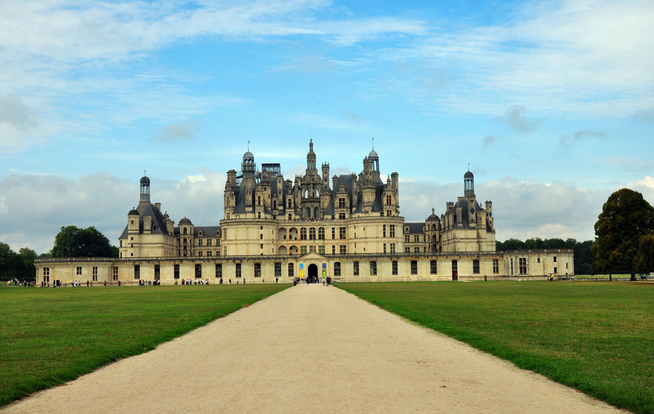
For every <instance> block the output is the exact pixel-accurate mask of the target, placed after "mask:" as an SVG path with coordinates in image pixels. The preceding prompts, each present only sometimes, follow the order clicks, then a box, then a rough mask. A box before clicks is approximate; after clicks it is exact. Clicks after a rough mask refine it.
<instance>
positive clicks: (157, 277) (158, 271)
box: [154, 265, 161, 280]
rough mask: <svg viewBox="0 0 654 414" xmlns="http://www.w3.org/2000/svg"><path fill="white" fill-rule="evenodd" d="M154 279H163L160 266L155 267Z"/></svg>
mask: <svg viewBox="0 0 654 414" xmlns="http://www.w3.org/2000/svg"><path fill="white" fill-rule="evenodd" d="M154 278H155V280H159V279H160V278H161V267H160V266H159V265H154Z"/></svg>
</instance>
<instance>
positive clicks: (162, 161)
mask: <svg viewBox="0 0 654 414" xmlns="http://www.w3.org/2000/svg"><path fill="white" fill-rule="evenodd" d="M652 21H654V2H652V1H651V0H643V1H639V0H633V1H631V0H624V1H620V2H616V1H613V0H611V1H605V0H579V1H516V2H504V1H484V0H479V1H472V0H471V1H465V0H464V1H459V2H452V1H440V0H438V1H434V0H431V1H403V2H398V1H383V0H376V1H356V2H344V1H326V0H285V1H281V0H238V1H236V0H233V1H232V0H227V1H210V0H198V1H181V0H180V1H177V0H157V1H103V2H101V1H83V0H34V1H30V0H4V1H2V2H0V241H1V242H4V243H8V244H9V245H10V246H11V247H12V248H13V249H14V250H16V251H17V250H18V249H19V248H21V247H29V248H31V249H34V250H36V252H37V253H43V252H48V251H49V250H50V249H51V248H52V245H53V241H54V237H55V235H56V234H57V232H58V231H59V230H60V228H61V227H62V226H68V225H76V226H78V227H88V226H95V227H96V228H97V229H98V230H100V231H101V232H103V233H104V234H105V235H106V236H107V237H108V238H109V239H110V241H111V242H112V243H113V244H118V236H119V235H120V233H121V232H122V230H123V228H124V227H125V225H126V223H127V213H128V212H129V211H130V210H131V209H132V207H134V206H136V204H138V199H139V198H138V197H139V184H138V183H139V179H140V178H141V177H142V176H143V174H144V172H146V174H147V175H148V176H149V177H150V179H151V182H152V186H151V194H152V201H153V202H161V203H162V209H163V210H165V211H167V212H168V214H169V215H170V217H171V219H173V220H174V221H175V222H178V221H179V220H180V219H182V218H183V217H188V218H189V219H191V220H192V222H193V223H194V224H196V225H206V226H209V225H217V224H219V221H220V220H221V219H222V218H223V217H224V214H223V198H222V197H223V190H224V185H225V176H226V172H227V171H228V170H230V169H235V170H239V169H240V163H241V160H242V155H243V153H245V152H246V151H247V150H248V147H249V149H250V151H252V153H253V154H254V156H255V161H256V162H257V164H258V165H260V164H261V163H264V162H279V163H280V164H281V166H282V171H283V173H284V175H285V177H287V178H291V179H293V176H294V175H295V174H301V173H303V171H304V169H305V168H306V153H307V152H308V149H309V148H308V143H309V140H310V139H312V140H313V142H314V150H315V152H316V155H317V161H318V163H322V162H329V164H330V167H331V174H332V175H333V174H335V173H336V174H339V173H350V172H355V173H358V172H360V171H361V170H362V160H363V158H364V157H365V156H366V155H367V154H368V153H369V152H370V150H371V148H372V145H373V137H374V149H375V151H377V152H378V153H379V157H380V170H381V172H382V174H383V175H384V176H385V175H390V174H391V173H392V172H397V173H398V174H399V177H400V212H401V215H402V216H404V217H405V219H406V220H407V221H423V220H424V219H425V218H426V217H427V216H429V215H430V214H431V209H432V208H434V209H435V211H436V214H438V215H440V214H443V213H444V211H445V203H446V202H447V201H456V198H457V197H458V196H462V195H463V174H464V173H465V172H466V171H468V169H470V171H472V172H473V173H474V175H475V192H476V194H477V198H478V201H480V203H482V205H483V201H485V200H492V201H493V214H494V217H495V228H496V231H497V233H496V237H497V240H506V239H508V238H512V237H515V238H520V239H528V238H532V237H541V238H552V237H561V238H564V239H565V238H569V237H571V238H575V239H577V240H590V239H593V238H594V229H593V225H594V223H595V221H596V220H597V216H598V214H599V213H600V212H601V209H602V205H603V203H604V202H605V201H606V199H607V198H608V196H609V195H610V194H611V193H612V192H614V191H616V190H618V189H620V188H624V187H627V188H631V189H633V190H636V191H639V192H641V193H642V194H643V196H644V197H645V199H646V200H647V201H649V202H650V203H654V178H653V177H654V162H653V161H654V160H653V155H654V70H652V68H654V25H653V24H651V22H652Z"/></svg>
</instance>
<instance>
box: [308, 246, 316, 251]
mask: <svg viewBox="0 0 654 414" xmlns="http://www.w3.org/2000/svg"><path fill="white" fill-rule="evenodd" d="M309 251H310V252H315V251H316V245H315V244H312V245H311V246H309Z"/></svg>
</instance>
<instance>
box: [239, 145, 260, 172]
mask: <svg viewBox="0 0 654 414" xmlns="http://www.w3.org/2000/svg"><path fill="white" fill-rule="evenodd" d="M256 170H257V164H255V162H254V154H252V153H251V152H250V151H249V150H248V152H246V153H245V154H243V162H242V163H241V173H242V174H243V176H244V177H245V176H246V175H254V173H255V172H256Z"/></svg>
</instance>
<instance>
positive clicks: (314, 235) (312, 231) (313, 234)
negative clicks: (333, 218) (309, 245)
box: [309, 227, 316, 240]
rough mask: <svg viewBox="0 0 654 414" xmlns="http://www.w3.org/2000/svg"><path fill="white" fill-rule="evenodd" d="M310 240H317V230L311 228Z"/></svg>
mask: <svg viewBox="0 0 654 414" xmlns="http://www.w3.org/2000/svg"><path fill="white" fill-rule="evenodd" d="M309 240H316V228H315V227H311V228H310V229H309Z"/></svg>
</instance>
